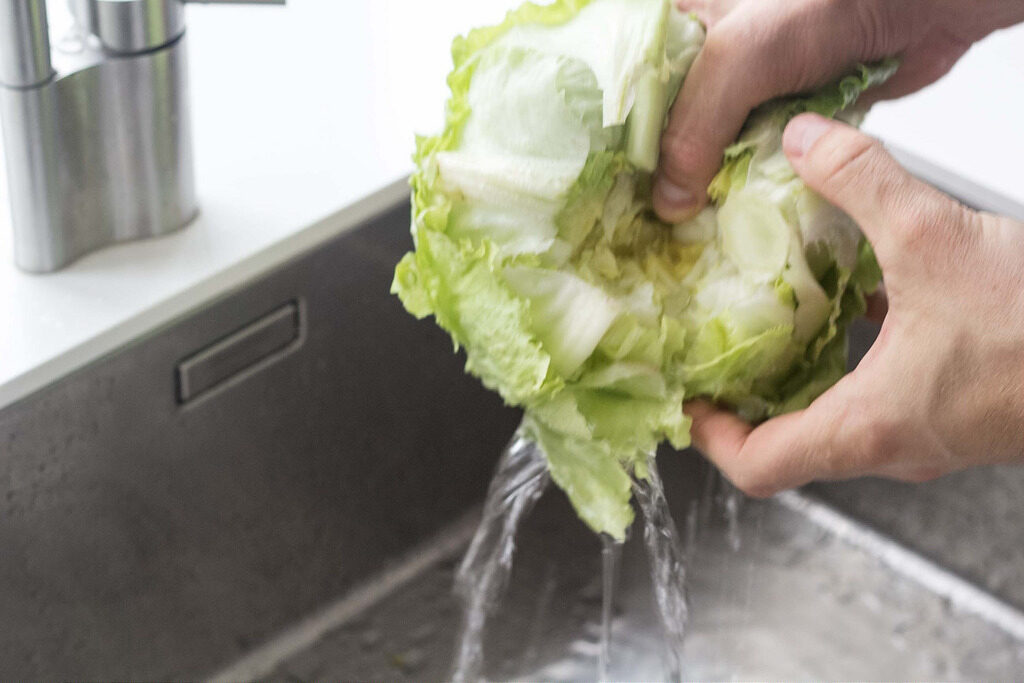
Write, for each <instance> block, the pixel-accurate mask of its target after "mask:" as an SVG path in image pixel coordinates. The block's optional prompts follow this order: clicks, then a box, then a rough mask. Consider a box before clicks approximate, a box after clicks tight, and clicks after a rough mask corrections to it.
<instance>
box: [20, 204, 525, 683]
mask: <svg viewBox="0 0 1024 683" xmlns="http://www.w3.org/2000/svg"><path fill="white" fill-rule="evenodd" d="M408 216H409V206H408V204H406V205H404V206H399V207H396V208H395V209H394V210H393V211H390V212H389V213H388V214H386V215H384V216H382V217H380V218H379V219H377V220H375V221H373V222H371V223H369V224H367V225H365V226H364V227H363V228H360V229H357V230H354V231H351V232H348V233H345V234H343V235H341V236H340V237H338V238H336V239H334V240H332V241H330V242H329V243H327V244H324V245H323V246H322V247H320V248H319V249H317V250H316V251H315V252H313V253H310V254H308V255H306V256H304V257H301V258H299V259H297V260H296V261H294V262H293V263H290V264H288V265H286V266H284V267H282V268H281V269H279V270H277V271H275V272H274V273H271V274H268V275H267V276H266V277H265V278H262V279H260V280H258V281H256V282H253V283H252V284H251V286H249V287H246V288H245V289H244V290H243V291H239V292H236V293H233V294H231V295H228V296H225V297H224V298H223V300H221V301H219V302H217V303H215V304H213V305H211V306H209V307H206V308H204V309H203V310H201V311H197V312H195V314H193V315H190V316H188V317H187V318H186V319H183V320H181V321H179V322H177V323H174V324H172V325H170V326H169V327H166V328H164V329H160V330H155V331H154V333H153V334H152V335H151V336H150V337H148V338H146V339H141V340H139V341H138V342H136V343H135V344H132V345H130V346H128V347H126V348H124V349H123V350H121V351H119V352H118V353H116V354H113V355H111V356H109V357H107V358H105V359H103V360H101V361H98V362H96V363H94V364H93V365H91V366H89V367H87V368H84V369H82V370H81V371H79V372H76V373H75V374H73V375H71V376H69V377H67V378H65V379H64V380H62V381H61V382H59V383H58V384H55V385H53V386H51V387H49V388H47V389H45V390H43V391H40V392H39V393H37V394H35V395H33V396H31V397H30V398H28V399H26V400H24V401H21V402H19V403H17V404H14V405H12V406H10V407H8V408H6V409H4V410H2V411H0V548H2V549H3V552H2V555H0V679H3V680H19V679H20V680H38V679H89V680H95V679H104V680H105V679H143V680H154V679H161V680H166V679H190V678H198V677H201V676H203V675H205V674H208V673H209V672H211V671H213V670H215V669H217V668H219V667H221V666H222V665H224V664H225V663H227V662H229V661H231V660H232V659H234V658H236V657H238V656H240V655H241V654H242V653H244V652H246V651H248V650H249V649H250V648H251V647H253V646H254V645H255V644H257V643H259V642H262V641H264V640H266V639H267V638H269V637H271V636H272V635H273V634H275V633H277V632H278V631H280V630H281V629H283V628H284V627H286V626H287V625H289V624H291V623H292V622H294V621H295V620H298V619H300V618H302V617H303V616H304V615H306V614H308V613H310V612H312V611H313V610H315V609H316V608H317V607H318V606H319V605H322V604H324V603H325V602H330V601H332V600H334V599H336V598H338V597H340V596H342V595H344V594H345V593H346V592H347V591H348V590H350V589H351V587H352V586H354V585H356V584H358V583H360V582H361V581H363V580H364V579H366V578H368V577H370V576H372V575H373V574H374V573H375V572H377V571H378V570H379V569H380V567H381V566H382V565H383V564H384V563H386V562H387V561H389V560H390V559H391V558H395V557H397V556H399V555H401V554H402V553H403V552H405V551H406V550H407V549H408V548H409V547H410V546H411V545H412V544H414V543H416V542H418V541H420V540H422V539H424V538H427V537H429V536H430V535H431V534H433V533H435V532H436V531H437V530H438V529H440V528H442V527H444V526H445V525H446V524H448V523H449V522H451V521H452V520H454V519H456V518H458V517H459V516H460V515H462V514H464V512H465V511H466V509H467V508H469V507H471V506H472V505H473V504H475V503H476V502H477V501H478V500H479V499H480V498H481V497H482V496H483V493H484V491H485V488H486V483H487V479H488V477H489V475H490V470H491V467H492V464H493V462H494V458H495V457H496V455H497V453H498V452H499V451H500V450H501V447H502V445H503V444H504V442H505V440H506V439H507V437H508V435H509V434H510V433H511V432H512V430H513V429H514V428H515V426H516V425H517V424H518V421H519V418H520V416H519V414H518V413H517V412H516V411H514V410H510V409H507V408H505V407H504V406H502V403H501V400H500V399H499V398H498V397H497V396H496V395H494V394H493V393H491V392H489V391H487V390H486V389H484V388H483V387H481V386H480V384H479V382H477V381H476V380H475V379H473V378H472V377H469V376H467V375H465V373H464V372H463V369H462V365H463V362H464V361H463V359H461V358H460V357H458V356H456V355H454V354H452V352H451V341H450V339H449V338H448V337H447V336H446V335H445V334H444V333H443V332H441V331H440V330H438V329H437V328H436V326H435V325H434V324H433V323H432V322H431V321H419V322H417V321H416V320H414V319H412V318H411V317H410V316H409V315H408V313H406V312H405V311H404V310H403V309H402V306H401V304H400V303H399V302H398V301H397V299H395V298H394V297H393V296H391V295H390V294H389V293H388V290H389V287H390V284H391V279H392V276H393V272H394V264H395V262H397V260H398V259H399V258H400V257H401V255H402V253H403V252H404V251H405V250H406V249H408V242H409V234H408ZM299 299H301V300H302V301H304V302H305V305H306V313H307V324H308V329H307V333H306V337H305V341H304V343H303V344H302V346H301V348H299V349H297V350H296V351H295V352H294V353H290V354H288V355H287V356H285V357H283V358H282V359H281V360H279V361H278V362H275V363H272V364H269V365H267V366H266V367H264V368H263V369H262V370H261V371H260V372H258V373H256V374H254V375H252V376H250V377H248V378H247V379H246V380H245V381H243V382H238V383H232V384H230V385H229V386H227V387H225V388H224V389H222V390H219V391H216V392H213V393H212V394H211V395H210V396H209V397H207V398H203V399H202V400H201V401H198V402H195V403H194V404H189V405H186V406H180V405H179V404H178V402H177V397H176V392H175V377H174V374H175V368H176V366H177V364H178V363H179V361H180V360H181V359H182V358H185V357H187V356H188V355H189V354H191V353H192V352H194V351H195V350H196V349H201V348H203V347H204V346H206V345H207V344H209V343H210V342H211V341H213V340H217V339H221V338H223V337H225V336H226V335H229V334H231V333H232V332H233V331H235V330H238V329H239V328H241V327H244V326H245V325H246V324H248V323H249V322H251V321H252V320H253V319H255V318H258V317H260V316H261V315H263V314H264V313H266V312H267V310H268V309H271V308H273V307H274V306H275V305H277V304H278V303H280V302H282V301H292V300H299Z"/></svg>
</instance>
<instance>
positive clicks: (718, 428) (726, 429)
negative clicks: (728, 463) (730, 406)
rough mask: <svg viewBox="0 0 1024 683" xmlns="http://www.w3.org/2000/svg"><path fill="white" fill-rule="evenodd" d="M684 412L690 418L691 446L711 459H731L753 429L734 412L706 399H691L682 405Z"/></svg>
mask: <svg viewBox="0 0 1024 683" xmlns="http://www.w3.org/2000/svg"><path fill="white" fill-rule="evenodd" d="M683 412H684V413H686V414H687V415H688V416H689V417H690V419H692V420H693V424H692V425H691V426H690V436H691V437H692V438H693V444H694V446H696V447H697V449H698V450H700V452H702V453H704V455H707V456H708V457H709V458H711V459H712V460H714V461H717V459H722V460H727V459H731V458H734V457H735V454H736V453H738V452H739V451H740V449H742V448H743V443H744V442H745V441H746V440H747V436H748V435H749V434H750V432H751V431H753V429H754V428H753V427H752V426H750V424H748V423H747V422H745V421H743V420H741V419H740V418H739V417H737V416H736V415H735V414H734V413H731V412H729V411H727V410H721V409H719V408H718V407H716V406H715V405H714V404H712V403H709V402H707V401H691V402H690V403H687V404H686V405H684V406H683ZM712 453H713V454H714V456H712Z"/></svg>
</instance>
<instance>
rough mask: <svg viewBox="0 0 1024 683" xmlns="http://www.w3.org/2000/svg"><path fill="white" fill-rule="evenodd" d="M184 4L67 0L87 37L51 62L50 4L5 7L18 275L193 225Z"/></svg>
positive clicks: (0, 106)
mask: <svg viewBox="0 0 1024 683" xmlns="http://www.w3.org/2000/svg"><path fill="white" fill-rule="evenodd" d="M190 1H200V2H203V1H209V0H190ZM212 1H214V2H222V3H230V4H243V3H252V4H284V2H285V0H212ZM183 2H184V0H71V2H70V4H71V9H72V13H73V14H74V16H75V17H76V20H77V21H78V23H79V25H80V27H81V33H82V35H81V36H80V38H81V39H80V40H74V41H71V44H70V45H62V46H59V49H58V50H56V51H53V52H51V50H50V41H49V28H48V22H47V13H46V0H0V118H2V124H3V134H4V152H5V156H6V158H7V179H8V186H9V190H10V193H9V194H10V205H11V219H12V223H13V228H14V260H15V263H16V264H17V265H18V267H19V268H21V269H22V270H26V271H29V272H35V273H44V272H50V271H54V270H57V269H59V268H61V267H63V266H65V265H67V264H68V263H70V262H71V261H74V260H75V259H77V258H79V257H80V256H82V255H84V254H86V253H88V252H90V251H93V250H95V249H98V248H100V247H103V246H106V245H109V244H113V243H114V242H120V241H124V240H134V239H139V238H143V237H152V236H156V235H162V234H165V233H168V232H171V231H174V230H177V229H179V228H181V227H183V226H185V225H187V224H188V223H189V222H191V221H192V219H193V218H194V217H195V216H196V213H197V211H198V207H197V203H196V191H195V179H194V171H193V159H192V138H191V130H190V122H189V107H188V75H187V68H186V66H187V65H186V56H185V16H184V15H185V10H184V4H183Z"/></svg>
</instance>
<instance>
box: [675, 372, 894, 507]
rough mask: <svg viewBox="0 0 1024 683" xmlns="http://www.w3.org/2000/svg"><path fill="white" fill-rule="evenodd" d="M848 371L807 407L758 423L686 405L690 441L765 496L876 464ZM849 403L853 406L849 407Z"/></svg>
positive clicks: (748, 490) (738, 483) (708, 407)
mask: <svg viewBox="0 0 1024 683" xmlns="http://www.w3.org/2000/svg"><path fill="white" fill-rule="evenodd" d="M855 375H856V373H854V375H848V376H847V377H846V378H844V379H843V380H842V381H841V382H840V383H839V384H837V385H836V386H835V387H833V388H832V389H830V390H829V391H828V392H826V393H825V394H824V395H822V396H821V397H819V398H818V399H817V400H816V401H815V402H814V403H813V404H811V406H810V407H809V408H807V409H806V410H802V411H798V412H794V413H789V414H787V415H783V416H781V417H776V418H773V419H771V420H768V421H767V422H765V423H764V424H762V425H760V426H759V427H756V428H752V427H751V426H750V425H749V424H747V423H746V422H744V421H743V420H741V419H740V418H738V417H736V416H735V415H733V414H732V413H729V412H727V411H724V410H721V409H718V408H716V407H715V406H712V405H710V404H708V403H705V402H693V403H690V404H688V405H687V406H686V408H685V410H686V412H687V414H688V415H690V417H691V418H692V419H693V425H692V427H691V433H692V434H693V438H694V443H695V445H696V446H697V447H698V448H699V449H700V451H701V452H702V453H704V455H706V456H707V457H708V459H709V460H711V461H712V462H713V463H714V464H715V465H716V466H717V467H718V468H719V469H720V470H721V471H722V473H723V474H725V476H726V477H727V478H728V479H729V480H730V481H731V482H733V484H735V485H736V486H737V487H739V488H740V489H741V490H743V491H744V492H745V493H747V494H748V495H751V496H754V497H759V498H762V497H767V496H770V495H773V494H775V493H777V492H778V491H782V490H785V489H790V488H795V487H797V486H802V485H803V484H806V483H808V482H811V481H814V480H816V479H844V478H848V477H852V476H857V475H859V474H862V473H864V472H867V471H870V469H871V468H873V467H875V466H877V463H878V459H877V458H876V457H875V453H874V450H873V446H872V444H873V443H874V441H873V440H872V439H870V438H867V437H866V435H865V431H866V429H868V428H869V424H870V422H869V421H868V420H866V419H863V418H860V417H857V415H858V410H857V409H856V407H857V406H859V405H862V403H863V402H862V401H861V400H859V399H858V397H857V394H858V391H859V389H858V381H857V380H856V379H855ZM851 406H852V407H853V409H851Z"/></svg>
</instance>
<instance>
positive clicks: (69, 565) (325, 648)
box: [0, 167, 1024, 680]
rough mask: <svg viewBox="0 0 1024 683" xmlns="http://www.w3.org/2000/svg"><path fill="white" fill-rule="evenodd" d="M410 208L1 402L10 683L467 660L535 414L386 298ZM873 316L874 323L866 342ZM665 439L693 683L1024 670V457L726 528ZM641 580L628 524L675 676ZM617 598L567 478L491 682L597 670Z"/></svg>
mask: <svg viewBox="0 0 1024 683" xmlns="http://www.w3.org/2000/svg"><path fill="white" fill-rule="evenodd" d="M917 170H918V172H919V173H921V174H922V175H925V176H926V177H928V178H930V179H932V180H934V181H935V182H937V183H938V184H940V185H942V186H943V187H944V188H945V189H951V190H953V191H957V192H958V193H959V194H961V196H963V197H964V198H965V199H966V200H967V201H968V202H970V203H972V204H974V205H977V206H980V207H982V208H990V209H995V210H999V211H1002V212H1004V213H1013V212H1016V211H1020V207H1014V206H1011V205H1009V204H1007V203H1006V202H1005V201H1004V200H1001V199H999V198H994V197H992V196H990V195H989V194H987V193H985V192H984V190H982V189H980V188H974V187H972V186H969V185H967V184H963V183H961V182H959V181H957V180H956V179H955V178H954V177H952V176H949V175H948V174H943V173H941V172H939V171H936V170H934V169H929V168H926V167H919V168H918V169H917ZM408 212H409V207H408V204H407V203H401V202H400V203H398V204H396V205H393V206H391V207H390V208H389V209H388V210H386V211H383V212H382V213H380V214H379V215H377V216H376V217H374V218H373V219H371V220H369V221H366V222H364V223H362V224H359V225H355V226H351V227H348V228H347V229H345V230H341V231H340V232H339V233H338V234H337V235H336V236H335V237H332V238H331V239H329V240H328V241H326V242H324V243H322V244H319V245H318V246H316V247H315V248H313V249H312V250H310V251H309V252H307V253H305V254H304V255H302V256H301V257H299V258H297V259H295V260H294V261H292V262H290V263H288V264H286V265H285V266H283V267H280V268H278V269H276V270H274V271H272V272H268V273H265V274H264V275H263V276H262V277H261V278H259V279H256V280H254V281H252V282H251V283H250V284H248V285H247V286H246V287H244V288H242V289H241V290H239V291H234V292H229V293H226V294H225V295H224V296H223V297H221V298H220V299H219V300H217V301H213V302H211V303H209V304H208V305H206V306H203V307H202V308H201V309H200V310H196V311H194V312H192V313H190V314H189V315H187V316H185V317H183V318H182V319H180V320H177V321H175V322H173V323H172V324H170V325H167V326H165V327H163V328H161V329H158V330H154V331H153V332H152V333H151V334H149V335H148V336H147V337H145V338H143V339H139V340H137V341H135V342H134V343H132V344H131V345H129V346H126V347H124V348H122V349H120V350H118V351H117V352H116V353H113V354H111V355H109V356H107V357H106V358H103V359H101V360H99V361H97V362H95V363H93V364H91V365H90V366H88V367H85V368H83V369H81V370H79V371H77V372H75V373H73V374H72V375H69V376H67V377H65V378H63V379H61V380H60V381H58V382H56V383H55V384H53V385H51V386H49V387H47V388H46V389H44V390H42V391H39V392H38V393H36V394H34V395H33V396H30V397H28V398H26V399H25V400H23V401H21V402H19V403H17V404H14V405H12V406H9V407H7V408H4V409H3V410H0V548H2V549H3V555H2V560H0V679H41V678H45V679H56V678H61V679H69V678H76V679H97V678H103V679H113V678H117V679H171V678H175V679H181V678H199V677H213V678H218V679H220V680H242V679H256V678H260V679H268V680H274V679H281V680H284V679H287V680H296V679H301V680H313V679H317V680H342V679H346V680H349V679H377V680H438V679H442V678H444V677H445V676H446V675H447V672H448V667H449V666H450V662H451V654H452V648H453V641H454V637H455V631H456V626H457V623H458V618H459V615H458V612H457V607H456V603H455V601H454V598H453V597H452V595H451V578H452V577H451V575H452V571H453V567H454V566H455V563H456V562H457V559H458V557H459V555H460V553H461V552H462V551H463V550H464V548H465V545H466V543H467V541H468V539H469V536H470V535H471V533H472V530H473V526H474V522H475V519H476V517H475V516H476V515H477V514H478V510H479V504H480V502H481V500H482V498H483V495H484V493H485V491H486V487H487V483H488V480H489V478H490V475H491V472H492V469H493V467H494V464H495V462H496V460H497V457H498V455H499V453H500V451H501V449H502V447H503V445H504V443H505V442H506V441H507V439H508V438H509V437H510V436H511V435H512V433H513V431H514V429H515V427H516V425H517V424H518V420H519V417H520V416H519V414H518V413H517V412H516V411H515V410H511V409H508V408H506V407H504V406H502V404H501V402H500V400H499V399H498V398H497V397H496V396H495V395H493V394H492V393H490V392H488V391H486V390H484V389H482V388H481V387H480V386H479V384H478V383H477V381H476V380H475V379H472V378H470V377H467V376H466V375H464V373H463V371H462V361H461V359H460V358H459V357H457V356H455V355H453V354H452V353H451V343H450V340H449V339H448V338H447V337H446V336H445V335H444V334H443V333H442V332H441V331H439V330H438V329H437V328H436V327H435V326H434V324H433V323H432V322H431V321H422V322H417V321H414V320H412V319H411V318H410V317H409V316H408V315H407V314H406V313H405V312H404V311H403V310H402V309H401V306H400V304H399V303H398V301H397V300H396V299H394V298H393V297H391V296H390V295H389V294H388V288H389V285H390V280H391V272H392V268H393V265H394V263H395V262H396V261H397V260H398V258H399V257H400V256H401V254H402V253H403V252H404V251H405V250H406V249H407V248H408V246H409V237H408ZM1021 213H1022V214H1024V211H1021ZM282 312H283V313H282ZM874 332H875V330H873V329H872V328H871V327H870V326H868V325H861V326H859V327H857V329H856V330H855V331H854V336H855V339H854V347H855V348H856V349H859V350H860V352H863V350H864V349H865V348H866V347H867V346H868V345H869V344H870V340H871V339H872V335H873V334H874ZM274 335H279V338H278V337H275V336H274ZM275 340H276V341H275ZM855 357H856V354H855ZM854 362H855V359H854ZM659 458H660V463H661V468H662V470H663V476H664V478H665V481H666V487H667V494H668V498H669V501H670V502H671V504H672V506H673V511H674V514H675V517H676V520H677V524H678V525H679V528H680V529H681V530H687V529H689V530H690V531H689V533H688V536H689V541H688V544H687V545H688V550H689V556H690V560H691V566H690V574H689V586H690V594H691V599H692V609H691V617H692V618H691V623H690V631H689V637H688V640H687V643H686V671H685V673H686V675H687V676H688V677H691V678H785V679H820V678H845V679H854V678H857V679H878V678H901V679H902V678H906V679H935V678H990V679H1000V678H1001V679H1009V678H1012V677H1014V676H1015V675H1016V672H1018V671H1020V670H1021V667H1022V666H1024V661H1022V660H1024V650H1022V647H1024V617H1022V616H1021V613H1020V612H1019V611H1018V609H1019V608H1022V607H1024V557H1022V554H1024V550H1021V548H1024V503H1022V502H1021V501H1024V473H1022V471H1021V470H1018V469H1014V468H1001V469H987V470H978V471H976V472H971V473H965V474H962V475H957V476H953V477H949V478H947V479H944V480H941V481H939V482H935V483H933V484H928V485H923V486H915V487H911V486H903V485H898V484H892V483H889V482H881V481H859V482H849V483H841V484H829V485H819V486H814V487H810V488H809V489H808V490H806V491H803V492H797V493H789V494H785V495H783V496H780V497H777V498H776V499H773V500H771V501H766V502H753V501H748V502H746V504H744V505H742V506H740V507H741V508H742V509H741V510H740V511H739V513H738V514H737V516H735V517H734V518H732V519H729V518H728V516H727V515H726V514H725V510H726V508H727V507H728V506H726V505H724V504H723V500H729V499H730V496H731V495H732V494H730V493H729V489H728V487H727V486H726V485H725V484H724V483H722V482H721V481H719V480H717V479H716V478H715V476H714V475H713V473H711V472H709V469H708V467H707V465H706V464H705V463H704V461H703V460H702V459H701V458H700V457H699V456H697V455H695V454H693V453H689V452H688V453H682V454H679V453H671V452H668V451H666V452H664V453H662V454H661V455H660V456H659ZM735 500H739V499H735ZM684 535H687V534H686V533H684ZM737 541H738V547H736V546H737V543H736V542H737ZM646 575H647V569H646V566H645V560H644V557H643V554H642V552H641V550H640V547H639V544H638V542H637V539H633V541H631V543H630V544H627V548H626V550H625V557H624V560H623V567H622V571H621V574H620V577H619V580H618V586H617V598H616V613H615V618H614V623H613V627H614V631H613V643H612V674H613V677H614V678H621V679H636V680H640V679H645V680H650V679H656V678H658V677H659V676H661V671H662V668H661V667H662V662H661V641H660V638H661V636H660V632H659V631H658V627H657V625H656V624H657V621H656V619H655V618H654V614H653V612H652V608H651V603H650V597H649V593H650V590H649V586H648V585H647V583H646V581H647V579H646ZM599 589H600V544H599V542H598V540H597V539H596V538H595V537H594V536H593V535H592V534H591V533H589V532H588V531H586V529H585V528H584V527H583V526H582V525H581V524H580V523H579V522H578V521H577V520H576V519H575V516H574V515H573V514H572V513H571V511H570V509H569V508H568V505H567V503H566V501H565V500H564V497H562V496H561V494H559V493H557V492H555V491H551V492H549V493H548V494H547V495H546V496H545V498H544V499H542V501H541V503H540V505H539V507H538V508H537V509H536V510H535V511H534V513H533V514H532V515H531V516H530V518H529V520H528V522H527V525H526V528H525V529H524V531H523V534H522V537H521V541H520V548H519V553H518V558H517V564H516V567H515V569H514V573H513V579H512V582H511V585H510V593H509V595H508V597H507V599H506V600H505V602H504V603H503V604H504V606H503V608H502V609H501V610H499V612H498V613H497V614H496V616H495V617H494V618H493V619H492V622H491V623H492V628H491V629H490V631H489V636H488V639H487V662H488V668H487V671H488V674H489V675H490V676H494V677H503V678H515V677H522V678H534V679H548V678H551V679H572V680H578V679H590V678H593V677H594V675H595V673H596V670H595V668H594V666H595V656H596V650H595V647H596V645H595V643H596V637H597V631H596V629H597V621H596V619H597V617H598V613H599V610H600V590H599Z"/></svg>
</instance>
